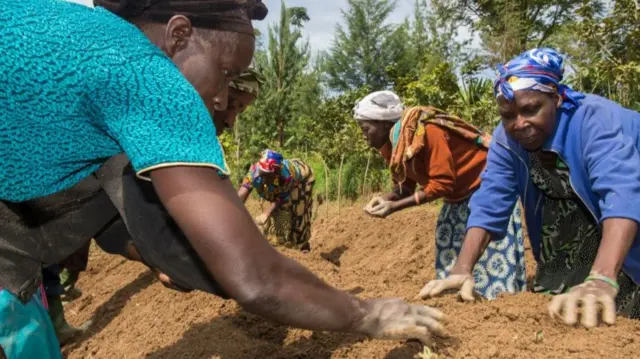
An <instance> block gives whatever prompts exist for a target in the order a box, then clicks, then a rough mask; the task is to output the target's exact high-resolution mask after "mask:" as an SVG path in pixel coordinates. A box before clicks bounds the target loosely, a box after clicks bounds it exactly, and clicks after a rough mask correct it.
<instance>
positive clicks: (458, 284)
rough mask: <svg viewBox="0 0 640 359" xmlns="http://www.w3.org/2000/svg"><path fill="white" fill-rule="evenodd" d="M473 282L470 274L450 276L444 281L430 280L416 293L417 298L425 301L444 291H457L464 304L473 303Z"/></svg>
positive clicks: (474, 298)
mask: <svg viewBox="0 0 640 359" xmlns="http://www.w3.org/2000/svg"><path fill="white" fill-rule="evenodd" d="M474 286H475V281H474V280H473V276H472V275H470V274H452V275H450V276H448V277H447V278H445V279H438V280H432V281H430V282H428V283H427V284H425V286H424V287H423V288H422V290H420V293H418V298H421V299H427V298H432V297H435V296H438V295H440V294H442V293H443V292H444V291H447V290H451V289H456V290H458V289H459V290H460V291H459V293H458V294H459V296H460V298H462V300H464V301H465V302H473V301H475V300H476V297H477V296H476V295H474V293H473V287H474Z"/></svg>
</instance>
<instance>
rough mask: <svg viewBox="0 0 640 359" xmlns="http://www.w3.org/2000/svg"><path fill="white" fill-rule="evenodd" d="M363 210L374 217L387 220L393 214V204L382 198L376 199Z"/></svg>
mask: <svg viewBox="0 0 640 359" xmlns="http://www.w3.org/2000/svg"><path fill="white" fill-rule="evenodd" d="M363 210H364V212H365V213H366V214H368V215H370V216H372V217H378V218H385V217H387V216H388V215H390V214H391V213H393V202H391V201H388V200H385V199H383V198H382V197H374V198H373V199H372V200H371V201H369V203H368V204H367V205H366V206H365V207H364V208H363Z"/></svg>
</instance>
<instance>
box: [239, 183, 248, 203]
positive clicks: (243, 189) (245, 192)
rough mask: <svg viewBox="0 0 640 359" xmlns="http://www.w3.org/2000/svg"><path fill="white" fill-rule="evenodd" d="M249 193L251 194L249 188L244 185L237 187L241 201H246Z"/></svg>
mask: <svg viewBox="0 0 640 359" xmlns="http://www.w3.org/2000/svg"><path fill="white" fill-rule="evenodd" d="M250 194H251V190H250V189H248V188H247V187H245V186H240V189H238V197H240V200H241V201H242V203H246V202H247V199H248V198H249V195H250Z"/></svg>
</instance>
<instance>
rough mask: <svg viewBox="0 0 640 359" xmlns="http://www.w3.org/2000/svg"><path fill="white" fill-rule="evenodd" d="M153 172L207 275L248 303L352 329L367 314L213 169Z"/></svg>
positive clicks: (292, 319)
mask: <svg viewBox="0 0 640 359" xmlns="http://www.w3.org/2000/svg"><path fill="white" fill-rule="evenodd" d="M207 171H208V172H207ZM182 173H184V174H186V176H185V175H180V174H182ZM151 177H152V179H153V181H154V185H155V187H156V191H157V192H158V194H159V196H160V198H161V200H162V202H163V204H164V205H165V206H166V208H167V209H168V211H169V213H170V214H171V215H172V217H173V218H174V219H175V220H176V222H177V224H178V225H179V226H180V228H181V229H182V230H183V232H184V233H185V235H186V236H187V238H188V239H189V242H190V243H191V244H192V246H193V248H194V249H195V250H196V252H197V253H198V254H199V255H200V257H201V258H202V260H203V262H204V263H205V265H206V266H207V268H208V269H209V271H210V272H211V273H212V276H213V277H214V278H215V279H216V281H217V282H218V283H219V284H220V285H221V286H222V288H224V290H225V292H226V293H227V294H228V295H229V296H231V297H232V298H234V299H235V300H237V301H238V302H239V303H240V304H241V305H242V306H243V307H245V308H246V309H247V310H249V311H251V312H253V313H256V314H259V315H262V316H265V317H267V318H270V319H272V320H275V321H278V322H281V323H285V324H289V325H294V326H297V327H301V328H306V329H312V330H339V331H350V330H353V329H354V326H355V325H356V324H355V323H358V322H359V320H361V318H362V317H363V316H364V310H363V309H362V308H363V304H362V303H363V302H362V301H360V300H358V299H357V298H355V297H353V296H351V295H349V294H347V293H345V292H342V291H339V290H337V289H335V288H332V287H331V286H329V285H328V284H326V283H325V282H323V281H322V280H320V279H319V278H318V277H316V276H315V275H313V274H312V273H311V272H310V271H308V270H307V269H305V268H304V267H302V266H301V265H300V264H298V263H296V262H295V261H293V260H291V259H288V258H286V257H284V256H283V255H281V254H280V253H279V252H278V251H277V250H275V249H274V248H273V247H272V246H271V245H270V244H269V243H268V242H267V241H265V240H264V238H263V237H262V235H261V233H260V231H259V230H258V228H257V227H256V226H255V224H254V223H253V220H252V219H251V216H250V215H249V213H248V212H247V210H246V209H245V208H244V206H243V205H242V203H241V202H240V200H239V198H238V196H237V194H236V193H235V191H234V190H233V188H231V185H230V183H228V182H225V181H222V180H220V179H219V178H217V177H216V174H215V171H213V170H209V169H206V168H184V169H182V170H176V169H173V170H172V169H171V168H168V169H160V170H156V171H154V172H153V173H152V174H151Z"/></svg>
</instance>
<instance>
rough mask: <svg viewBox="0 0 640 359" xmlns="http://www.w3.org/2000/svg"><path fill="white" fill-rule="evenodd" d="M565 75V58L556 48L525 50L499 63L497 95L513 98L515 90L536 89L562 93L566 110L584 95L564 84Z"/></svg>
mask: <svg viewBox="0 0 640 359" xmlns="http://www.w3.org/2000/svg"><path fill="white" fill-rule="evenodd" d="M563 75H564V59H563V58H562V56H561V55H560V54H559V53H558V52H557V51H556V50H554V49H550V48H540V49H532V50H528V51H525V52H523V53H522V54H520V55H518V56H517V57H515V58H514V59H512V60H511V61H509V62H507V63H506V64H505V65H502V64H500V65H498V79H497V80H496V81H495V83H494V85H493V92H494V94H495V95H496V97H497V96H499V95H503V96H504V97H505V98H506V99H507V100H509V101H512V100H513V93H514V91H519V90H536V91H542V92H548V93H558V94H560V96H562V105H561V107H562V108H564V109H572V108H574V107H577V106H578V104H579V102H580V100H581V99H583V98H584V94H582V93H580V92H577V91H574V90H573V89H571V88H570V87H568V86H566V85H563V84H561V83H560V81H562V78H563Z"/></svg>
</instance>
